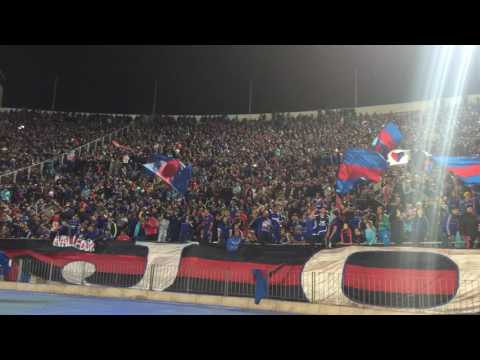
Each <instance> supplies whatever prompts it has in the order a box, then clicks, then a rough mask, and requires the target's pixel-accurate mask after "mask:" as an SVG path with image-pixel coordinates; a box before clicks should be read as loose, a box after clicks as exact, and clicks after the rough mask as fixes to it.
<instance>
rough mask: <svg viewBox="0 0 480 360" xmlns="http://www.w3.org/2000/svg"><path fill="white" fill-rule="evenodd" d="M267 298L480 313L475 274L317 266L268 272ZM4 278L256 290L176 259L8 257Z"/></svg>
mask: <svg viewBox="0 0 480 360" xmlns="http://www.w3.org/2000/svg"><path fill="white" fill-rule="evenodd" d="M266 277H267V288H268V289H267V295H266V298H268V299H275V300H282V301H295V302H310V303H315V304H324V305H334V306H348V307H350V308H351V307H358V308H369V309H377V310H378V309H380V310H384V311H388V310H400V311H407V312H410V313H412V314H480V280H479V279H461V280H460V279H451V278H450V279H448V278H445V277H443V278H442V277H441V276H439V277H421V276H415V275H412V276H410V275H407V276H405V277H403V278H396V279H395V278H392V279H388V278H387V279H385V278H382V277H379V276H353V277H352V276H347V277H345V276H344V274H342V273H338V272H335V273H330V272H320V271H309V272H305V271H286V272H283V273H282V272H277V273H276V272H267V273H266ZM8 280H9V281H17V282H29V283H37V284H38V283H48V282H59V283H66V284H74V285H82V286H101V287H121V288H133V289H142V290H148V291H168V292H179V293H190V294H205V295H217V296H234V297H249V298H253V297H254V296H255V287H256V284H255V279H254V276H253V273H252V272H251V271H225V270H217V269H213V268H202V267H189V268H185V267H181V268H179V266H178V265H159V264H158V265H157V264H152V265H149V266H146V265H145V264H142V265H136V264H129V263H127V262H125V263H116V264H103V265H97V268H95V265H93V264H90V263H86V262H73V263H69V264H66V266H65V264H61V263H56V264H54V263H45V262H41V261H38V260H36V259H33V258H23V259H16V260H14V261H13V264H12V269H11V273H10V274H9V276H8Z"/></svg>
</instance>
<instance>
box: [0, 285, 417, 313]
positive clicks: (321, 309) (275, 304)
mask: <svg viewBox="0 0 480 360" xmlns="http://www.w3.org/2000/svg"><path fill="white" fill-rule="evenodd" d="M0 289H2V290H16V291H32V292H44V293H51V294H62V295H77V296H96V297H104V298H123V299H130V300H153V301H167V302H177V303H185V304H199V305H215V306H226V307H234V308H242V309H250V310H263V311H274V312H281V313H290V314H299V315H300V314H303V315H411V314H412V313H410V312H405V311H403V312H401V311H395V310H384V309H382V310H377V309H367V308H360V307H352V306H331V305H321V304H309V303H297V302H288V301H275V300H262V302H261V303H260V304H259V305H255V303H254V301H253V299H251V298H235V297H224V296H211V295H195V294H181V293H172V292H158V291H147V290H136V289H119V288H105V287H90V286H74V285H62V284H55V283H50V284H25V283H16V282H5V281H0Z"/></svg>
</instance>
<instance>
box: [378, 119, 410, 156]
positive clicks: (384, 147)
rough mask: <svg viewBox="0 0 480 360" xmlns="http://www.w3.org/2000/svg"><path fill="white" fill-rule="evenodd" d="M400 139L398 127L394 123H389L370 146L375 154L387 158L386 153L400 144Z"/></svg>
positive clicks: (400, 134)
mask: <svg viewBox="0 0 480 360" xmlns="http://www.w3.org/2000/svg"><path fill="white" fill-rule="evenodd" d="M402 138H403V136H402V133H401V131H400V129H399V127H398V125H397V124H395V123H394V122H389V123H388V124H387V125H385V126H384V128H383V129H382V130H381V131H380V133H379V134H378V136H377V137H376V138H375V140H373V143H372V146H373V148H374V149H375V151H376V152H378V153H380V154H382V155H383V157H384V158H387V155H388V153H389V152H390V151H392V150H393V149H395V148H396V147H397V146H398V144H400V142H401V141H402Z"/></svg>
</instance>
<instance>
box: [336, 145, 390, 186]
mask: <svg viewBox="0 0 480 360" xmlns="http://www.w3.org/2000/svg"><path fill="white" fill-rule="evenodd" d="M385 171H387V161H386V160H385V159H384V158H383V157H382V156H381V155H380V154H378V153H376V152H374V151H370V150H365V149H348V150H347V152H346V153H345V155H344V157H343V162H342V163H341V164H340V167H339V169H338V174H337V184H336V191H337V193H339V194H341V195H343V194H347V193H349V192H350V191H352V190H353V188H354V187H355V186H356V185H357V184H358V183H360V182H361V181H371V182H379V181H380V180H381V178H382V175H383V174H384V173H385Z"/></svg>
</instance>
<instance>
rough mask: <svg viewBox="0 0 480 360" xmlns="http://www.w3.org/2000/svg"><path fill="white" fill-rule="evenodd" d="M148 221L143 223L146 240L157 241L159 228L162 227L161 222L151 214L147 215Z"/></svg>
mask: <svg viewBox="0 0 480 360" xmlns="http://www.w3.org/2000/svg"><path fill="white" fill-rule="evenodd" d="M145 216H146V217H147V220H146V221H145V222H144V223H143V225H142V227H143V231H144V232H145V239H146V240H147V241H156V240H157V235H158V228H159V227H160V222H159V221H158V220H157V219H156V218H155V217H153V216H151V214H150V213H149V212H147V213H145Z"/></svg>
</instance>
